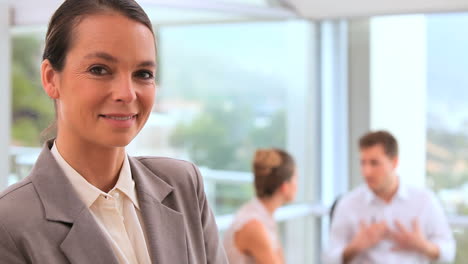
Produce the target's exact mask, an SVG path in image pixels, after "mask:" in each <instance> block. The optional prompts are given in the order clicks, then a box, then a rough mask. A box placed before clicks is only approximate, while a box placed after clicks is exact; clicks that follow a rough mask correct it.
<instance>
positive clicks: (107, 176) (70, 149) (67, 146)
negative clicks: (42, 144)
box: [55, 135, 125, 192]
mask: <svg viewBox="0 0 468 264" xmlns="http://www.w3.org/2000/svg"><path fill="white" fill-rule="evenodd" d="M55 144H56V146H57V149H58V151H59V153H60V155H61V156H62V157H63V158H64V159H65V161H66V162H67V163H68V164H69V165H70V166H71V167H72V168H73V169H75V170H76V171H77V172H78V173H79V174H80V175H81V176H83V178H85V179H86V180H87V181H88V182H89V183H90V184H92V185H94V186H95V187H96V188H98V189H100V190H101V191H103V192H109V191H110V190H111V189H112V188H113V187H114V186H115V184H116V183H117V180H118V178H119V174H120V169H121V168H122V164H123V161H124V158H125V149H124V148H123V147H111V148H109V147H103V146H99V145H96V144H94V143H91V142H83V141H80V142H77V141H74V140H69V139H68V138H67V139H64V138H62V137H60V135H58V136H57V139H56V140H55Z"/></svg>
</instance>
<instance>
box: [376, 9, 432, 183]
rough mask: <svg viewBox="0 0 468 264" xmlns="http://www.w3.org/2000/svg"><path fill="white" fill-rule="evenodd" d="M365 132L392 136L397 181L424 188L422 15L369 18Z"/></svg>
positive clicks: (424, 53)
mask: <svg viewBox="0 0 468 264" xmlns="http://www.w3.org/2000/svg"><path fill="white" fill-rule="evenodd" d="M370 28H371V33H370V37H371V78H370V80H371V93H370V94H371V95H370V96H371V100H370V102H371V106H370V114H371V117H370V120H371V122H370V123H371V125H370V127H371V129H372V130H376V129H385V130H388V131H390V132H391V133H392V134H394V135H395V136H396V138H397V140H398V143H399V146H400V155H399V157H400V164H399V168H398V173H399V175H400V178H401V180H402V182H405V183H408V184H412V185H417V186H424V184H425V159H426V112H427V109H426V94H427V85H426V80H427V70H426V68H427V58H426V57H427V55H426V54H427V38H426V18H425V16H424V15H406V16H393V17H379V18H374V19H371V26H370Z"/></svg>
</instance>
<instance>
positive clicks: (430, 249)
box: [390, 219, 439, 260]
mask: <svg viewBox="0 0 468 264" xmlns="http://www.w3.org/2000/svg"><path fill="white" fill-rule="evenodd" d="M395 227H396V230H395V231H393V232H391V234H390V236H391V238H392V240H393V241H394V242H395V244H396V245H395V247H394V250H406V251H417V252H419V253H421V254H423V255H426V256H428V257H429V258H431V259H433V260H435V259H437V258H438V257H439V248H438V247H437V246H436V245H434V244H433V243H431V242H430V241H428V240H427V239H426V238H425V237H424V235H423V233H422V231H421V228H420V226H419V223H418V221H417V220H416V219H413V221H411V228H412V230H408V229H406V228H405V227H404V226H403V225H402V224H401V223H400V221H398V220H396V221H395Z"/></svg>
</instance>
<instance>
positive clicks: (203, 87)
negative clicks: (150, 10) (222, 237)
mask: <svg viewBox="0 0 468 264" xmlns="http://www.w3.org/2000/svg"><path fill="white" fill-rule="evenodd" d="M313 28H314V25H313V24H312V23H310V22H307V21H278V22H243V23H233V24H222V23H221V24H199V25H183V26H160V27H157V28H156V30H155V31H156V35H157V39H158V62H159V63H158V64H159V65H158V68H159V69H158V76H157V81H158V87H157V95H156V103H155V106H154V109H153V112H152V114H151V116H150V118H149V120H148V122H147V124H146V126H145V127H144V129H143V130H142V131H141V132H140V134H139V135H138V136H137V137H136V138H135V140H134V141H133V142H132V143H131V144H130V145H129V146H128V148H127V151H128V152H129V153H130V154H132V155H156V156H169V157H173V158H178V159H184V160H190V161H192V162H194V163H196V164H197V165H198V166H199V167H200V170H201V172H202V174H203V176H204V180H205V189H206V194H207V196H208V200H209V202H210V205H211V207H212V208H213V210H214V212H215V214H216V216H217V217H218V219H220V228H221V231H222V230H223V229H224V228H226V227H227V225H228V224H229V221H228V220H229V219H230V218H229V216H230V215H231V216H232V214H234V213H235V212H236V211H237V210H238V209H239V207H240V206H241V205H242V204H243V203H245V202H247V201H248V200H249V199H251V198H252V197H253V196H254V191H253V188H252V180H253V176H252V173H251V160H252V157H253V154H254V152H255V150H256V149H257V148H262V147H277V148H282V149H286V150H289V151H290V152H291V153H292V154H293V155H294V157H295V158H296V161H297V163H298V165H299V169H300V180H299V181H300V186H301V187H300V190H299V196H298V199H297V202H296V204H295V205H292V207H290V208H286V210H285V211H283V212H282V213H281V219H282V221H281V225H280V226H281V232H282V234H283V236H282V238H283V244H284V245H285V248H286V251H285V253H286V257H287V259H288V260H290V261H289V262H290V263H309V262H312V261H315V259H314V258H315V257H317V254H311V253H312V252H313V251H312V250H311V249H310V248H311V247H312V241H313V240H314V239H317V238H318V234H319V232H318V231H317V230H316V229H315V226H316V221H315V219H313V218H312V217H311V215H310V210H309V208H308V207H307V206H304V205H306V204H305V203H304V202H312V201H316V200H317V198H318V191H317V189H318V185H317V184H316V183H317V182H318V174H317V173H316V171H315V170H314V169H316V168H315V166H314V164H315V163H316V161H315V160H316V159H317V158H318V155H317V153H316V151H318V150H319V149H318V147H316V144H314V142H315V141H309V143H308V144H304V142H305V141H307V140H308V139H309V138H314V140H318V137H316V134H314V133H315V132H314V131H318V127H317V126H316V125H315V124H314V125H313V126H312V125H310V124H309V125H308V123H310V120H314V119H313V117H314V116H315V115H318V113H317V111H316V109H318V104H317V101H316V100H318V98H317V97H314V95H315V94H318V93H317V89H318V87H317V86H316V85H315V80H314V79H312V78H311V76H312V75H313V71H314V69H315V68H314V63H315V61H316V53H315V50H314V48H313V44H314V42H315V35H314V30H313ZM43 34H44V33H43V32H41V33H40V34H31V33H27V34H16V35H15V37H14V39H13V43H14V44H13V49H14V50H13V51H14V52H13V123H12V136H13V137H12V148H11V154H12V155H11V160H12V165H13V166H12V174H11V177H10V184H11V183H13V182H15V181H17V180H19V179H21V178H23V177H25V176H27V175H28V173H29V171H30V169H31V167H32V165H33V164H34V162H35V160H36V158H37V155H38V153H39V152H40V145H41V144H42V139H41V131H43V130H44V129H45V128H46V127H47V126H48V125H49V124H50V123H51V122H52V120H53V118H54V110H53V102H52V101H51V100H50V99H49V98H47V96H46V95H45V93H44V92H43V91H42V88H41V85H40V81H39V80H40V79H39V68H40V67H39V65H40V62H41V50H42V46H43ZM311 129H312V130H314V131H312V130H311ZM223 219H227V221H223ZM305 230H307V233H306V232H304V231H305Z"/></svg>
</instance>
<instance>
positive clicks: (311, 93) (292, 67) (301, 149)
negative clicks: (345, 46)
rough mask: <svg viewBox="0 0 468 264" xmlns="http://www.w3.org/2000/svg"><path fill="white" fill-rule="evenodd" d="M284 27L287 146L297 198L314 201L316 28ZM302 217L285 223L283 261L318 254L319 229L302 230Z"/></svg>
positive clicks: (303, 24)
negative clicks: (292, 160) (294, 170)
mask: <svg viewBox="0 0 468 264" xmlns="http://www.w3.org/2000/svg"><path fill="white" fill-rule="evenodd" d="M285 30H286V32H287V35H286V38H287V41H288V43H290V48H288V49H287V50H288V58H289V63H288V64H287V65H285V66H284V71H285V74H287V76H289V78H288V86H287V98H286V99H287V110H286V112H287V113H286V116H287V148H288V150H289V151H290V152H291V154H292V155H293V156H294V158H295V160H296V163H297V166H298V170H299V185H298V186H299V193H298V195H297V197H298V200H302V201H304V200H305V201H317V200H318V199H319V185H318V183H319V180H318V179H319V177H320V162H319V160H320V156H319V155H320V126H319V124H320V93H319V87H318V85H319V82H318V81H319V76H318V74H317V73H318V62H319V58H318V43H317V39H318V37H317V34H318V30H317V27H316V24H315V23H312V22H308V21H291V22H287V24H286V27H285ZM305 32H306V33H305ZM307 32H308V33H307ZM304 51H305V52H304ZM280 52H281V51H280ZM304 219H305V218H304ZM304 219H298V220H294V221H292V222H288V223H287V224H286V230H287V231H286V237H285V240H286V244H285V247H287V250H285V252H286V253H287V255H286V262H287V263H304V261H305V259H308V258H309V259H310V258H312V257H315V256H319V255H320V251H319V247H318V246H319V243H317V242H318V241H319V240H318V238H319V237H320V235H319V234H320V230H319V229H318V228H315V226H314V227H312V228H311V230H310V233H307V234H306V233H304V226H305V223H306V222H305V221H306V220H304ZM315 239H316V240H315ZM311 241H313V242H311ZM315 262H316V260H315V259H314V261H313V263H315Z"/></svg>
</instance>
